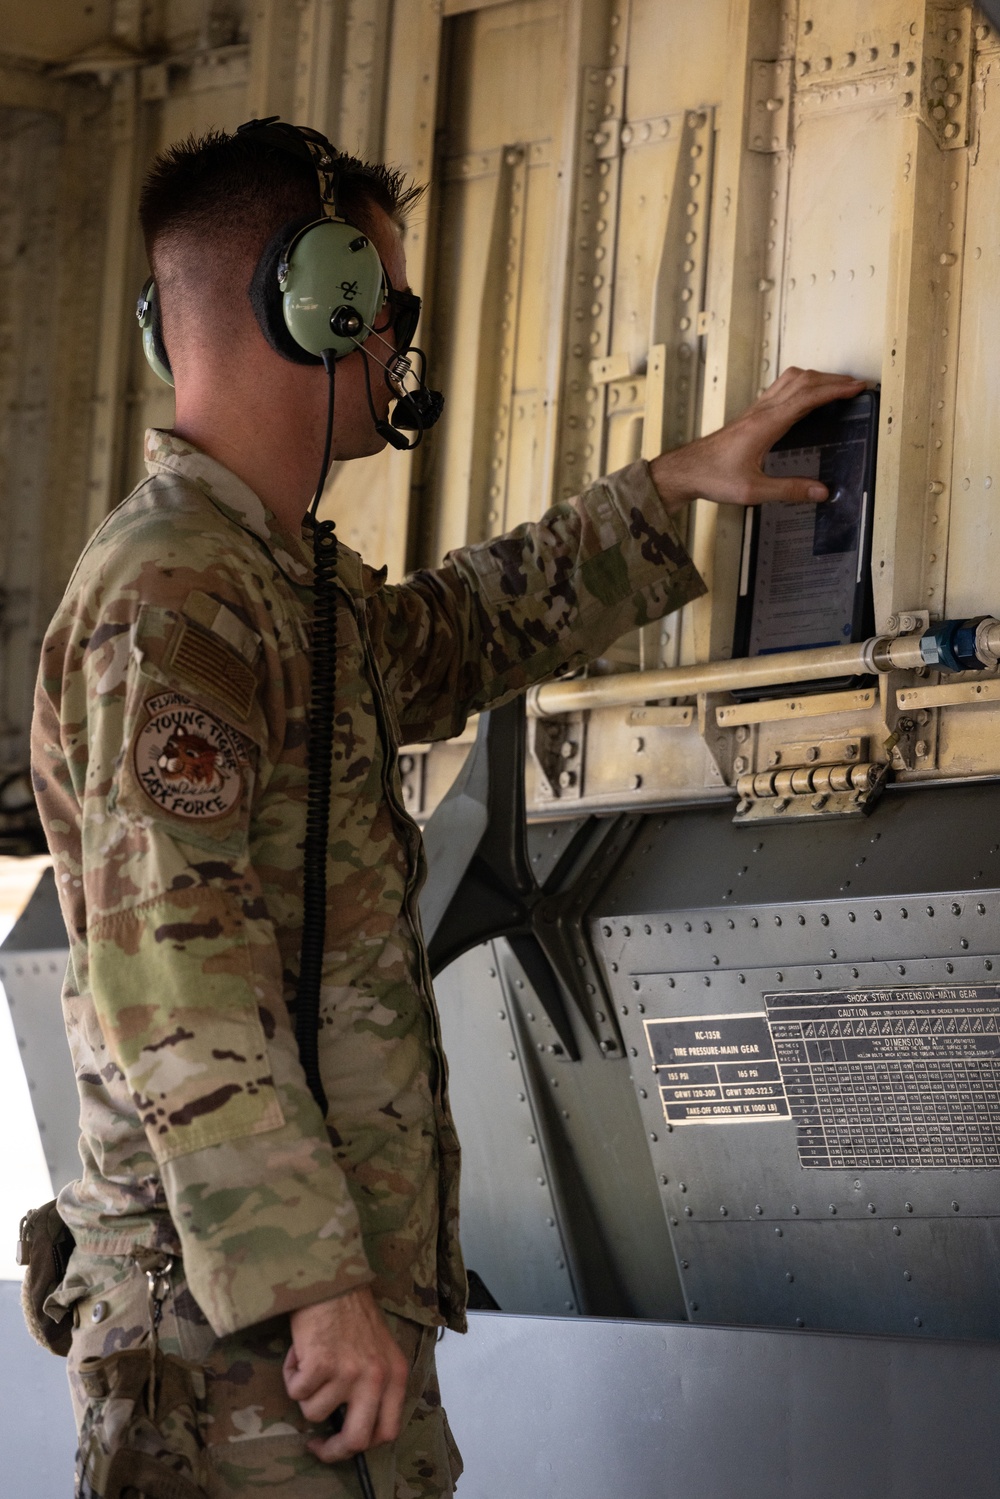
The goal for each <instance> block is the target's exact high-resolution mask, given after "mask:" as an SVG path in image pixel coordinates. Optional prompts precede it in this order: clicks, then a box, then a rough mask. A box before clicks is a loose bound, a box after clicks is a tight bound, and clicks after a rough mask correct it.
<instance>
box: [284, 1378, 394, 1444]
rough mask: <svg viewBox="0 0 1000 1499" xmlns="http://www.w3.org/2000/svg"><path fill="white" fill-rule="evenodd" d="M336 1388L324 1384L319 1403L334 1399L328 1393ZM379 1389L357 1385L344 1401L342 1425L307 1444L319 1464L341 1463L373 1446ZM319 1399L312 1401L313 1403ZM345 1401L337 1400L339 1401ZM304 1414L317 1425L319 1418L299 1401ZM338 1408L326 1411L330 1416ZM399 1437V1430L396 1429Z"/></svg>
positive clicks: (375, 1385) (379, 1399)
mask: <svg viewBox="0 0 1000 1499" xmlns="http://www.w3.org/2000/svg"><path fill="white" fill-rule="evenodd" d="M334 1388H335V1387H333V1386H327V1387H326V1388H325V1389H324V1391H323V1392H322V1404H323V1405H326V1404H327V1400H328V1399H336V1396H335V1395H332V1394H330V1393H329V1392H330V1391H331V1390H333V1389H334ZM381 1399H382V1392H381V1390H380V1388H379V1386H378V1385H377V1384H374V1383H371V1382H369V1383H366V1384H361V1385H356V1386H355V1387H354V1389H353V1391H352V1393H351V1398H350V1399H349V1400H348V1401H347V1402H346V1404H347V1415H346V1417H345V1418H344V1424H343V1427H342V1428H341V1430H340V1431H339V1432H337V1433H336V1434H335V1435H331V1436H328V1437H324V1436H316V1437H314V1438H313V1439H312V1440H311V1441H309V1442H307V1443H306V1446H307V1447H308V1448H309V1451H310V1452H311V1453H312V1454H313V1456H314V1457H318V1458H319V1460H320V1462H321V1463H342V1462H345V1461H346V1460H347V1458H349V1457H353V1456H354V1454H355V1453H356V1452H366V1451H367V1450H368V1448H369V1447H374V1446H375V1445H376V1442H375V1428H376V1424H377V1422H378V1415H379V1406H380V1404H381ZM318 1403H319V1402H316V1401H314V1402H313V1404H314V1405H316V1404H318ZM344 1403H345V1402H344V1401H343V1400H340V1401H339V1402H338V1404H340V1405H343V1404H344ZM300 1408H301V1410H302V1413H303V1415H305V1416H306V1418H307V1419H308V1420H310V1421H313V1422H315V1423H316V1424H319V1419H325V1418H317V1417H315V1416H313V1415H311V1414H310V1412H309V1411H308V1410H307V1408H306V1405H305V1404H302V1403H301V1402H300ZM336 1409H337V1405H336V1404H335V1405H333V1406H331V1408H330V1410H329V1411H327V1415H330V1414H331V1413H332V1411H335V1410H336ZM396 1435H397V1436H398V1435H399V1433H398V1431H397V1432H396Z"/></svg>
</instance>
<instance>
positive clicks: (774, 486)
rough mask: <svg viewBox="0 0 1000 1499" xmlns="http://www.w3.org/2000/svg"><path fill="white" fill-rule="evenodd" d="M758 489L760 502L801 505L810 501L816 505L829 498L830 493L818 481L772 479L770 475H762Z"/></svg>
mask: <svg viewBox="0 0 1000 1499" xmlns="http://www.w3.org/2000/svg"><path fill="white" fill-rule="evenodd" d="M758 488H759V490H760V499H761V501H767V500H784V501H798V502H800V503H801V502H803V501H806V500H811V501H812V502H813V504H816V503H817V502H818V501H820V500H826V499H829V497H830V491H829V490H828V489H827V487H826V485H825V484H820V482H819V480H818V479H772V478H771V477H770V475H768V474H764V475H762V477H761V482H760V484H759V486H758Z"/></svg>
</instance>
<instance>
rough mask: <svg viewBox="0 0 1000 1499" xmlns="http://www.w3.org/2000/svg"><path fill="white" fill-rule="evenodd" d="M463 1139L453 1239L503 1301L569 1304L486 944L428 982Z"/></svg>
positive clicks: (554, 1220) (530, 1305)
mask: <svg viewBox="0 0 1000 1499" xmlns="http://www.w3.org/2000/svg"><path fill="white" fill-rule="evenodd" d="M434 991H435V994H436V996H437V1003H438V1011H439V1013H440V1016H441V1031H442V1035H443V1039H444V1045H445V1051H446V1053H447V1056H448V1062H449V1092H450V1095H451V1106H452V1110H453V1112H454V1116H455V1123H456V1126H457V1128H458V1134H459V1139H460V1140H461V1142H462V1247H463V1250H464V1252H465V1258H466V1262H467V1264H468V1265H469V1266H470V1268H471V1269H473V1270H475V1271H476V1272H477V1273H478V1274H479V1275H480V1276H481V1277H482V1279H483V1280H484V1282H485V1283H486V1286H487V1287H488V1289H489V1290H490V1291H491V1292H492V1293H493V1296H494V1297H495V1298H496V1300H497V1301H498V1302H499V1304H500V1306H501V1307H503V1308H504V1309H505V1310H508V1311H520V1312H562V1313H563V1314H564V1315H566V1314H569V1313H573V1312H575V1311H576V1310H577V1297H576V1291H575V1289H574V1286H573V1283H572V1280H571V1278H570V1273H569V1270H568V1269H567V1259H566V1250H565V1246H564V1244H563V1240H562V1234H561V1230H560V1224H559V1221H558V1219H559V1214H558V1213H557V1211H556V1206H555V1202H554V1201H553V1197H552V1185H551V1181H550V1175H549V1169H548V1164H547V1161H546V1158H545V1155H544V1154H543V1148H542V1143H541V1136H542V1131H541V1129H540V1126H539V1123H538V1120H537V1118H536V1117H535V1113H534V1109H533V1107H532V1103H531V1098H530V1090H529V1088H528V1086H527V1084H526V1082H525V1075H524V1070H523V1067H522V1065H521V1062H520V1060H519V1051H520V1046H519V1043H518V1040H517V1037H516V1035H515V1031H514V1027H513V1025H512V1020H511V1015H510V1007H509V1005H508V1002H507V997H506V994H505V991H504V986H503V984H502V983H501V980H500V977H499V974H498V965H497V960H496V958H495V956H494V953H493V948H492V945H491V944H486V945H484V946H482V947H477V948H473V949H472V950H471V951H470V952H467V953H464V954H463V955H462V957H460V958H459V959H457V961H456V962H454V963H452V964H450V966H449V967H448V968H446V969H445V970H444V972H443V973H441V974H439V975H438V977H437V979H436V980H435V983H434Z"/></svg>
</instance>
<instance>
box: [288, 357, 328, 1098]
mask: <svg viewBox="0 0 1000 1499" xmlns="http://www.w3.org/2000/svg"><path fill="white" fill-rule="evenodd" d="M334 360H335V356H334V353H333V350H332V349H327V350H326V352H325V353H324V355H323V364H324V367H325V368H326V373H327V379H328V381H329V393H328V396H327V404H326V439H325V441H324V444H323V462H322V465H321V467H320V472H319V483H318V484H317V485H316V493H315V495H314V496H313V502H312V505H311V506H310V507H309V520H310V522H311V525H312V533H313V638H312V684H311V688H310V694H309V725H308V739H307V753H308V758H309V789H308V793H307V801H306V840H305V850H304V853H303V858H302V948H301V953H300V957H299V987H298V995H297V999H296V1006H295V1039H296V1041H297V1043H298V1048H299V1059H300V1061H301V1062H302V1068H303V1071H304V1072H305V1075H306V1082H307V1083H308V1084H309V1091H310V1093H311V1094H312V1096H313V1098H315V1100H316V1102H317V1104H318V1105H319V1109H320V1112H321V1113H322V1115H323V1118H324V1120H325V1119H326V1093H325V1092H324V1090H323V1080H322V1078H321V1077H320V1072H319V998H320V987H321V984H322V980H323V954H324V951H325V948H326V861H327V846H328V844H329V838H330V792H331V788H332V784H333V715H334V711H335V707H336V696H337V588H336V576H337V532H336V529H335V526H334V523H333V521H332V520H322V521H321V520H319V519H318V518H317V514H316V511H317V507H318V505H319V502H320V499H321V497H322V494H323V486H324V484H325V483H326V476H327V474H328V473H329V471H330V454H331V450H332V447H333V402H334V390H335V385H336V380H335V376H334V369H335V364H334Z"/></svg>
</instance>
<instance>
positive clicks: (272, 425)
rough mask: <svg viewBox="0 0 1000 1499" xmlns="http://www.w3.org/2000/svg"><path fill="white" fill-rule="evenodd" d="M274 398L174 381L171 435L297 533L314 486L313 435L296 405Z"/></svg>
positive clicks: (316, 456)
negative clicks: (210, 460) (203, 455)
mask: <svg viewBox="0 0 1000 1499" xmlns="http://www.w3.org/2000/svg"><path fill="white" fill-rule="evenodd" d="M274 394H275V392H274V391H273V387H272V389H271V390H270V391H269V392H268V394H267V395H266V396H262V394H261V393H260V391H259V388H258V389H257V390H254V389H252V388H251V389H248V388H247V385H246V384H243V385H242V388H234V387H233V386H232V385H229V386H228V387H227V386H226V385H225V384H224V383H222V382H221V381H217V380H204V381H200V382H198V383H197V384H194V383H192V382H184V383H183V384H182V383H181V381H180V380H178V397H177V406H176V415H175V418H174V427H173V430H174V432H175V433H176V434H177V436H178V437H180V438H183V440H184V441H185V442H190V443H191V444H192V445H193V446H194V447H196V448H198V449H199V450H200V451H201V452H203V453H207V454H208V456H209V457H210V458H214V459H215V461H216V462H217V463H221V464H222V465H223V467H224V468H227V469H229V471H230V473H233V474H235V475H236V477H237V478H238V479H242V481H243V483H244V484H246V485H248V486H249V488H250V489H252V490H253V492H254V494H256V495H257V497H258V498H259V499H260V500H261V501H262V503H263V504H264V505H265V506H266V507H267V509H268V510H270V512H271V513H272V515H273V516H274V517H275V519H276V520H277V521H278V523H279V524H280V525H281V526H282V527H283V528H284V529H285V530H287V531H291V532H293V533H297V532H298V531H299V530H300V528H301V526H302V521H303V518H304V516H305V514H306V511H307V510H308V508H309V505H310V504H311V502H312V498H313V492H314V488H315V483H316V471H317V469H318V467H319V452H318V451H317V452H314V449H315V448H316V433H315V431H314V430H312V428H311V426H310V423H309V421H308V419H307V417H306V415H305V413H304V411H303V407H302V405H301V404H299V403H297V402H295V401H294V400H292V401H289V400H275V399H274ZM320 442H322V439H320Z"/></svg>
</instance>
